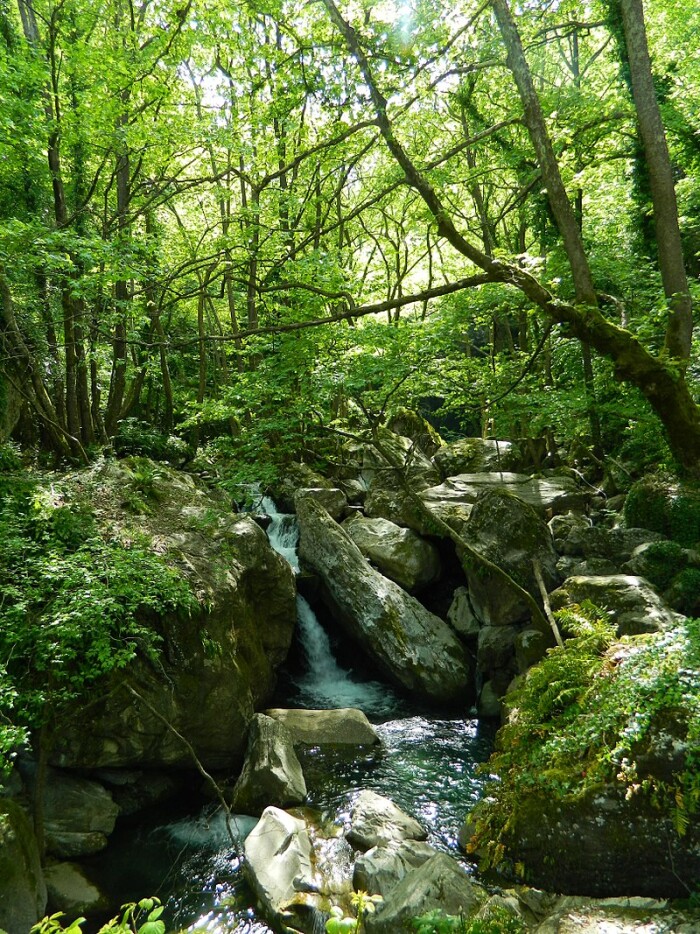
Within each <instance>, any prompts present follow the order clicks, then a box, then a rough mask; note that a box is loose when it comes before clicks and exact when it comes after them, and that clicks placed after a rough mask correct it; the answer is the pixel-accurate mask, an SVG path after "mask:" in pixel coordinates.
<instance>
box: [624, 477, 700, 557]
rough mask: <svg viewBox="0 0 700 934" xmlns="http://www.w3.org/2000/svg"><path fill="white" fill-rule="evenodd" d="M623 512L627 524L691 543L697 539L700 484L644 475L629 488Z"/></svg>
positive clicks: (681, 541) (690, 545)
mask: <svg viewBox="0 0 700 934" xmlns="http://www.w3.org/2000/svg"><path fill="white" fill-rule="evenodd" d="M623 515H624V519H625V524H626V525H627V527H628V528H642V529H650V530H651V531H652V532H660V533H661V534H662V535H663V536H664V537H665V538H669V539H671V540H672V541H674V542H677V543H678V544H679V545H683V546H685V547H686V548H688V547H692V546H694V545H696V544H697V543H698V542H700V486H698V485H697V484H691V483H683V484H681V483H679V482H678V481H675V480H668V479H664V478H661V477H647V478H645V479H644V480H640V481H639V482H638V483H635V484H634V486H633V487H632V489H631V490H630V492H629V494H628V496H627V499H626V501H625V507H624V512H623Z"/></svg>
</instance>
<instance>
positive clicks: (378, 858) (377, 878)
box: [352, 840, 436, 896]
mask: <svg viewBox="0 0 700 934" xmlns="http://www.w3.org/2000/svg"><path fill="white" fill-rule="evenodd" d="M435 853H436V850H435V849H434V848H433V847H432V846H430V844H428V843H423V842H422V841H420V840H400V841H398V842H397V843H389V844H387V845H386V846H373V847H372V849H371V850H367V852H366V853H361V854H360V855H359V856H358V857H357V859H356V860H355V868H354V871H353V876H352V884H353V888H354V889H355V891H356V892H367V893H369V894H370V895H382V896H386V895H387V894H388V892H390V891H391V889H393V888H394V887H395V886H396V885H398V883H399V882H400V881H401V880H402V879H403V878H404V876H406V875H408V873H409V872H411V871H412V870H413V869H416V868H417V867H418V866H422V865H423V863H425V862H426V861H427V860H429V859H430V858H431V857H432V856H434V855H435Z"/></svg>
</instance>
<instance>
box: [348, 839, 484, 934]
mask: <svg viewBox="0 0 700 934" xmlns="http://www.w3.org/2000/svg"><path fill="white" fill-rule="evenodd" d="M487 898H488V893H487V892H486V889H484V888H483V886H481V885H479V884H478V883H476V882H473V881H472V879H471V878H470V877H469V876H468V875H467V874H466V872H465V871H464V870H463V869H462V868H461V867H460V866H459V865H458V864H457V862H456V861H455V860H454V859H453V858H452V857H451V856H447V854H446V853H436V854H435V856H433V857H432V858H431V859H429V860H428V861H427V862H425V863H423V865H422V866H419V867H418V868H417V869H414V870H413V871H412V872H410V873H408V875H406V876H405V877H404V878H403V879H402V880H401V881H400V882H399V883H398V885H397V886H396V887H395V888H393V889H392V890H391V891H390V892H389V893H388V895H387V896H386V898H385V900H384V902H383V904H381V905H380V906H379V908H378V910H377V912H376V913H375V914H370V915H367V917H366V919H365V926H366V928H367V931H368V934H398V932H399V931H403V930H405V929H406V927H407V925H408V924H409V923H410V922H411V920H412V919H413V918H418V917H420V916H421V915H424V914H427V913H428V912H429V911H435V910H440V911H444V912H445V914H449V915H457V916H460V915H465V916H469V915H472V914H474V913H475V912H476V911H478V909H479V908H480V907H481V905H482V904H483V903H484V902H485V901H486V900H487Z"/></svg>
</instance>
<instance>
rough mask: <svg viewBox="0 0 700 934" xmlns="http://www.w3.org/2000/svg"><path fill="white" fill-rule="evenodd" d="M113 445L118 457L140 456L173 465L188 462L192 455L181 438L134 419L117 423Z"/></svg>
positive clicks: (126, 419)
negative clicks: (117, 427) (117, 428)
mask: <svg viewBox="0 0 700 934" xmlns="http://www.w3.org/2000/svg"><path fill="white" fill-rule="evenodd" d="M113 444H114V450H115V452H116V453H117V454H118V455H119V457H128V456H129V455H140V456H142V457H150V458H151V459H152V460H156V461H167V462H168V463H175V464H179V463H182V462H183V461H186V460H188V459H189V458H190V457H192V455H193V453H194V452H193V451H192V450H191V449H190V447H189V445H188V444H187V442H186V441H183V439H182V438H179V437H178V436H177V435H173V434H166V433H165V432H162V431H159V430H158V429H157V428H154V427H153V425H149V424H148V423H147V422H141V421H139V420H138V419H136V418H125V419H124V420H123V421H121V422H120V423H119V430H118V431H117V434H116V436H115V438H114V441H113Z"/></svg>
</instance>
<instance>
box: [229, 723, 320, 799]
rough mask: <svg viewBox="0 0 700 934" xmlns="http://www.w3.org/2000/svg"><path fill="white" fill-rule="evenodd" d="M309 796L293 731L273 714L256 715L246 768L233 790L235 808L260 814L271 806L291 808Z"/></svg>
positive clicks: (251, 731)
mask: <svg viewBox="0 0 700 934" xmlns="http://www.w3.org/2000/svg"><path fill="white" fill-rule="evenodd" d="M305 798H306V782H305V781H304V774H303V772H302V769H301V765H300V764H299V760H298V759H297V756H296V753H295V752H294V747H293V745H292V736H291V734H290V732H289V730H288V729H287V728H286V726H284V724H283V723H281V722H278V721H277V720H273V719H272V717H266V716H265V715H264V714H255V716H254V717H253V720H252V722H251V724H250V735H249V737H248V751H247V753H246V759H245V764H244V766H243V771H242V772H241V774H240V776H239V778H238V781H237V782H236V785H235V787H234V789H233V794H232V802H231V805H232V808H233V810H234V811H237V812H240V813H241V814H256V815H257V814H262V812H263V811H264V810H265V808H266V807H267V806H268V805H276V806H277V807H287V806H288V805H291V804H301V803H302V802H303V801H304V799H305Z"/></svg>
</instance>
